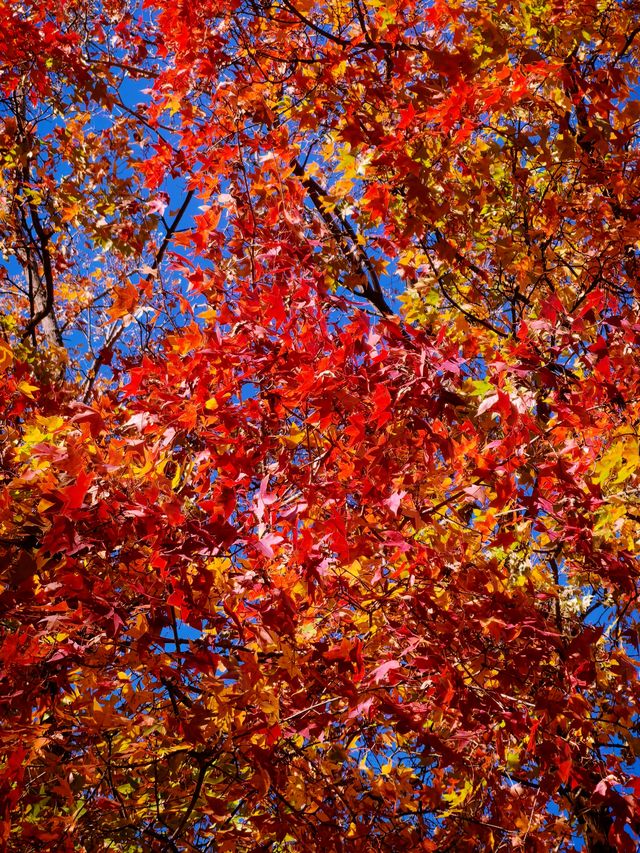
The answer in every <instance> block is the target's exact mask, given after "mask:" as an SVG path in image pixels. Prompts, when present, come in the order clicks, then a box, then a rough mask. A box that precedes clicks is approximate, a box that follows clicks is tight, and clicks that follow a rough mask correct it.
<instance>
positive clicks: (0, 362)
mask: <svg viewBox="0 0 640 853" xmlns="http://www.w3.org/2000/svg"><path fill="white" fill-rule="evenodd" d="M12 361H13V353H12V352H11V347H10V346H9V345H8V344H7V343H6V342H5V341H0V373H4V372H5V370H7V369H8V368H9V367H11V363H12Z"/></svg>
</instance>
